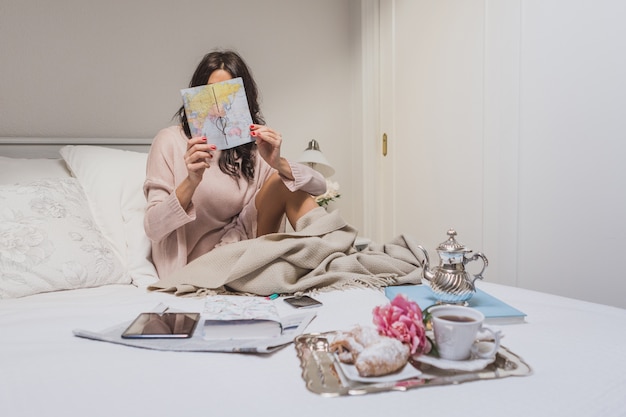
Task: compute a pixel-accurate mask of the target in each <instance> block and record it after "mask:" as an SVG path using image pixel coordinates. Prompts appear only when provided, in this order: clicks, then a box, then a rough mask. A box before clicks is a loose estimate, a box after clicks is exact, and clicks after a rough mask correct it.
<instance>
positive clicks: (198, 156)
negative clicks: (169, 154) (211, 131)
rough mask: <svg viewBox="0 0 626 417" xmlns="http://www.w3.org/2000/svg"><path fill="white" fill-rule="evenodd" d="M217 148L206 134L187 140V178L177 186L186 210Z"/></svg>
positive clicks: (179, 199)
mask: <svg viewBox="0 0 626 417" xmlns="http://www.w3.org/2000/svg"><path fill="white" fill-rule="evenodd" d="M216 149H217V147H216V146H215V145H213V144H208V143H207V139H206V137H204V136H201V137H193V138H191V139H189V141H188V142H187V152H185V166H186V167H187V178H185V180H184V181H183V182H181V183H180V185H179V186H178V188H176V197H177V198H178V201H179V202H180V205H181V206H182V207H183V208H184V209H185V210H187V208H188V207H189V205H190V204H191V197H193V193H194V192H195V191H196V188H197V187H198V184H200V181H202V175H203V174H204V171H205V170H206V169H207V168H209V167H210V166H211V162H210V161H211V159H213V151H214V150H216Z"/></svg>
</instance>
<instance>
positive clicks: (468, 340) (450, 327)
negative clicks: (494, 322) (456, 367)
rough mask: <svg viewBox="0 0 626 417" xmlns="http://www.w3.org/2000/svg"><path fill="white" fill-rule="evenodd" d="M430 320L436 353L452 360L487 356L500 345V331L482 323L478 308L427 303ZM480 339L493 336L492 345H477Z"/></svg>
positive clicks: (494, 352)
mask: <svg viewBox="0 0 626 417" xmlns="http://www.w3.org/2000/svg"><path fill="white" fill-rule="evenodd" d="M429 312H430V314H431V322H432V326H433V331H434V333H435V344H436V345H437V350H438V352H439V356H440V357H441V358H443V359H450V360H454V361H461V360H466V359H469V358H471V357H473V358H481V359H484V358H491V357H493V356H494V355H495V354H496V352H497V351H498V349H499V348H500V332H496V331H493V330H492V329H490V328H488V327H484V326H483V322H484V321H485V316H484V315H483V313H481V312H480V311H478V310H476V309H474V308H471V307H464V306H457V305H441V306H435V307H431V308H430V309H429ZM481 340H493V348H492V349H487V350H486V351H485V350H484V348H481V349H479V348H478V342H479V341H481Z"/></svg>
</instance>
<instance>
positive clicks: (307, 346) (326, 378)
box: [294, 332, 532, 397]
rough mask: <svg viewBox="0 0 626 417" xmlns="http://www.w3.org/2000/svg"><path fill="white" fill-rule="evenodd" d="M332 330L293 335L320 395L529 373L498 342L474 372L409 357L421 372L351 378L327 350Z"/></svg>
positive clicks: (310, 386)
mask: <svg viewBox="0 0 626 417" xmlns="http://www.w3.org/2000/svg"><path fill="white" fill-rule="evenodd" d="M335 333H336V332H326V333H308V334H302V335H300V336H297V337H296V338H295V340H294V344H295V347H296V351H297V353H298V357H299V358H300V367H301V368H302V378H303V379H304V382H305V383H306V387H307V389H308V390H309V391H311V392H314V393H316V394H320V395H322V396H324V397H337V396H342V395H363V394H371V393H375V392H386V391H408V390H410V389H414V388H421V387H429V386H437V385H451V384H460V383H463V382H469V381H477V380H487V379H498V378H506V377H509V376H525V375H530V374H532V369H531V368H530V366H528V364H526V363H525V362H524V361H523V360H522V358H520V357H519V356H517V355H516V354H514V353H513V352H511V351H510V350H508V349H507V348H505V347H504V346H500V349H499V350H498V352H497V353H496V359H495V361H493V363H491V364H489V365H487V366H486V367H485V368H484V369H481V370H479V371H474V372H464V371H454V370H442V369H438V368H435V367H433V366H431V365H427V364H423V363H419V362H416V361H411V364H412V365H413V366H415V367H416V368H418V369H419V370H420V371H421V372H422V374H421V375H419V376H418V377H415V378H411V379H406V380H402V381H390V382H379V383H364V382H358V381H352V380H350V379H348V378H347V377H346V376H345V375H343V373H342V370H341V367H340V366H338V364H337V362H336V360H335V355H334V354H333V353H331V352H330V351H329V348H330V341H331V340H332V339H333V336H334V335H335Z"/></svg>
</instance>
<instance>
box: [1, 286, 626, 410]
mask: <svg viewBox="0 0 626 417" xmlns="http://www.w3.org/2000/svg"><path fill="white" fill-rule="evenodd" d="M479 286H480V287H481V288H483V289H484V290H485V291H488V292H489V293H491V294H493V295H495V296H497V297H500V298H501V299H503V300H505V301H507V302H509V303H510V304H512V305H514V306H515V307H517V308H519V309H521V310H523V311H524V312H526V313H527V314H528V317H527V323H525V324H514V325H507V326H500V328H501V329H502V331H503V333H504V334H505V337H504V339H503V341H502V344H503V345H505V346H507V347H508V348H509V349H511V350H512V351H513V352H515V353H517V354H519V355H520V356H522V357H523V358H524V359H525V360H526V362H528V364H529V365H530V366H531V367H532V368H533V371H534V373H533V375H531V376H526V377H513V378H506V379H500V380H491V381H477V382H470V383H466V384H461V385H458V386H444V387H425V388H419V389H415V390H412V391H408V392H391V393H382V394H371V395H366V396H358V397H341V398H325V397H321V396H318V395H316V394H314V393H311V392H309V391H308V390H307V389H306V387H305V384H304V381H303V380H302V378H301V370H300V366H299V360H298V358H297V355H296V352H295V349H294V348H293V346H288V347H286V348H285V349H282V350H280V351H278V352H276V353H273V354H270V355H246V354H231V353H195V352H194V353H191V352H190V353H187V352H162V351H153V350H145V349H138V348H131V347H126V346H121V345H115V344H111V343H105V342H97V341H93V340H88V339H82V338H78V337H74V336H73V335H72V330H73V329H75V328H83V329H89V330H101V329H104V328H107V327H109V326H111V325H115V324H117V323H120V322H123V321H125V320H130V319H131V318H133V317H134V316H135V315H136V314H137V313H139V312H141V311H146V310H149V309H152V308H153V307H154V306H155V305H156V304H158V303H159V302H164V303H166V304H167V305H169V306H171V307H173V308H181V309H193V310H195V311H201V310H202V306H203V304H204V300H203V299H188V298H176V297H174V296H172V295H169V294H160V293H146V292H145V290H143V289H138V288H135V287H133V286H130V285H116V286H106V287H100V288H94V289H81V290H73V291H67V292H57V293H50V294H38V295H35V296H30V297H26V298H22V299H12V300H2V301H0V416H3V417H14V416H15V417H17V416H61V415H62V416H245V415H263V416H265V415H268V416H269V415H271V416H290V417H300V416H313V415H315V416H320V415H329V416H341V415H348V416H350V417H358V416H380V415H398V416H399V415H402V416H420V415H422V416H424V415H433V416H434V415H438V416H447V415H450V416H461V415H463V416H474V415H475V416H478V415H482V416H485V415H487V416H500V415H507V416H531V415H532V416H600V415H601V416H624V415H626V395H625V393H626V360H625V358H624V353H623V352H624V347H625V346H626V331H625V330H626V310H622V309H618V308H613V307H607V306H602V305H597V304H591V303H586V302H581V301H576V300H572V299H567V298H562V297H556V296H551V295H547V294H541V293H536V292H532V291H526V290H521V289H516V288H510V287H504V286H500V285H495V284H489V283H482V282H481V283H479ZM316 298H318V299H320V300H321V301H323V302H324V306H323V307H322V308H321V309H320V310H319V311H318V317H317V318H316V319H315V320H314V321H313V322H312V323H311V325H310V326H309V328H308V329H307V332H316V331H327V330H338V329H349V328H351V327H352V326H353V325H355V324H369V323H371V310H372V308H373V307H374V306H375V305H379V304H384V303H386V302H387V299H386V298H385V297H384V295H383V294H382V293H381V292H377V291H373V290H349V291H336V292H331V293H320V294H318V295H316ZM277 302H279V303H280V300H277ZM283 304H284V303H283Z"/></svg>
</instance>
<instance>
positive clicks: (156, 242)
mask: <svg viewBox="0 0 626 417" xmlns="http://www.w3.org/2000/svg"><path fill="white" fill-rule="evenodd" d="M186 150H187V137H186V136H185V134H184V133H183V131H182V129H181V128H180V127H179V126H171V127H168V128H166V129H163V130H161V131H160V132H159V133H158V134H157V136H156V137H155V138H154V141H153V142H152V146H151V148H150V153H149V155H148V163H147V167H146V181H145V183H144V193H145V195H146V198H147V200H148V206H147V209H146V216H145V220H144V227H145V230H146V234H147V236H148V237H149V238H150V240H151V241H152V260H153V262H154V265H155V267H156V269H157V272H158V273H159V276H160V277H166V276H169V274H171V273H172V272H173V271H175V270H177V269H179V268H181V267H183V266H185V265H187V263H189V262H191V261H192V260H194V259H195V258H197V257H198V256H200V255H203V254H205V253H207V252H209V251H210V250H211V249H213V248H214V247H215V246H217V245H221V244H225V243H231V242H236V241H239V240H243V239H249V238H253V237H255V236H256V208H255V207H254V199H253V198H254V196H255V195H256V193H257V191H258V190H259V189H260V188H261V186H262V185H263V183H264V182H265V181H266V180H267V179H268V178H269V177H270V175H271V174H273V173H274V172H276V171H275V170H274V169H273V168H271V167H270V166H269V165H268V164H267V162H265V160H264V159H263V158H261V157H260V156H259V155H258V154H257V157H256V165H255V177H254V180H253V181H252V182H248V181H246V180H245V179H244V178H239V179H234V178H233V177H231V176H229V175H227V174H224V173H223V172H222V171H221V170H220V169H219V166H218V165H217V163H214V164H212V165H211V167H210V168H209V169H207V170H206V171H205V172H204V175H203V177H202V182H201V183H200V185H199V186H198V188H197V189H196V191H195V193H194V195H193V198H192V203H191V204H190V206H189V207H188V208H187V210H186V211H185V210H184V209H183V207H182V206H181V205H180V203H179V202H178V199H177V198H176V193H175V192H174V191H175V190H176V187H177V186H178V185H179V184H180V183H181V182H182V181H183V180H184V179H185V178H186V177H187V168H186V166H185V162H184V155H185V151H186ZM219 156H220V151H215V153H214V157H213V161H217V160H218V159H219ZM290 166H291V170H292V173H293V176H294V179H293V180H289V179H287V178H282V179H283V182H284V183H285V185H286V186H287V188H289V189H290V190H291V191H295V190H302V191H305V192H307V193H309V194H312V195H319V194H323V193H324V192H325V191H326V182H325V180H324V177H323V176H322V175H321V174H319V173H318V172H317V171H315V170H313V169H311V168H309V167H308V166H305V165H302V164H297V163H290Z"/></svg>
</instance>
